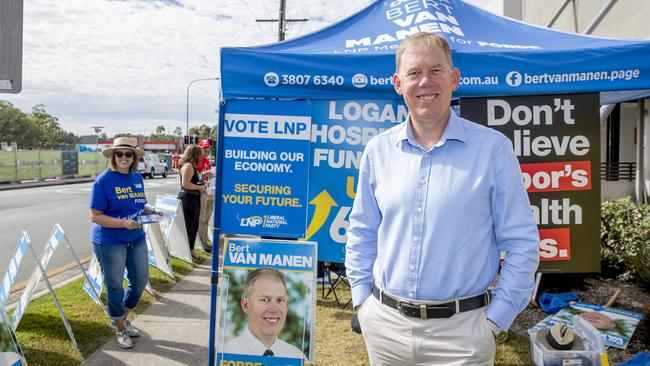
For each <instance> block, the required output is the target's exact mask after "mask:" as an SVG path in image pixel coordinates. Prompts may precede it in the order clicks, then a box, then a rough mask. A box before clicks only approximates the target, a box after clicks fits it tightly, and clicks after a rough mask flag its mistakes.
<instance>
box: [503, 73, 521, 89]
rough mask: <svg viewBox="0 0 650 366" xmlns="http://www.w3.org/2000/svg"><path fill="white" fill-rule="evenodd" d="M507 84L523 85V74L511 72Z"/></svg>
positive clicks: (507, 76)
mask: <svg viewBox="0 0 650 366" xmlns="http://www.w3.org/2000/svg"><path fill="white" fill-rule="evenodd" d="M506 83H508V85H510V86H519V85H521V74H520V73H518V72H517V71H510V72H509V73H508V75H506Z"/></svg>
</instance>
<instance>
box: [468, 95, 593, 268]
mask: <svg viewBox="0 0 650 366" xmlns="http://www.w3.org/2000/svg"><path fill="white" fill-rule="evenodd" d="M460 111H461V115H462V116H463V117H464V118H467V119H469V120H471V121H475V122H477V123H482V124H484V125H486V126H488V127H490V128H494V129H495V130H498V131H500V132H502V133H503V134H504V135H506V137H508V138H509V139H510V141H511V142H512V147H513V149H514V151H515V154H516V155H517V157H518V158H519V163H520V165H521V171H522V178H523V181H524V185H525V186H526V190H527V191H528V195H529V197H530V203H531V206H532V210H533V214H534V216H535V219H536V220H537V225H538V227H539V236H540V256H541V257H540V261H541V262H540V267H539V270H540V271H542V272H558V271H562V272H598V271H600V169H599V166H600V153H599V149H600V130H599V123H598V121H599V117H598V94H572V95H542V96H524V97H503V98H501V97H493V98H476V99H461V102H460ZM495 163H498V162H495Z"/></svg>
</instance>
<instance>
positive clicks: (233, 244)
mask: <svg viewBox="0 0 650 366" xmlns="http://www.w3.org/2000/svg"><path fill="white" fill-rule="evenodd" d="M226 245H227V246H226V248H225V250H226V255H225V256H224V259H223V266H224V268H229V267H243V268H247V269H255V268H262V267H265V268H275V269H277V270H289V271H313V270H314V269H315V268H316V260H315V257H316V252H315V246H314V243H305V242H291V241H289V242H284V241H277V240H272V241H261V240H257V239H255V240H247V239H230V240H228V241H227V243H226Z"/></svg>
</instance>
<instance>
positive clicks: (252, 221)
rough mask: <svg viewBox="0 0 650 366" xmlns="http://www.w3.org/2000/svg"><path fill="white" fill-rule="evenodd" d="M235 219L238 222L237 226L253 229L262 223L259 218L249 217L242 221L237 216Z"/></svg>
mask: <svg viewBox="0 0 650 366" xmlns="http://www.w3.org/2000/svg"><path fill="white" fill-rule="evenodd" d="M237 219H238V220H239V226H247V227H255V226H258V225H261V224H262V222H264V220H262V217H261V216H250V217H245V218H243V219H242V218H240V217H239V215H237Z"/></svg>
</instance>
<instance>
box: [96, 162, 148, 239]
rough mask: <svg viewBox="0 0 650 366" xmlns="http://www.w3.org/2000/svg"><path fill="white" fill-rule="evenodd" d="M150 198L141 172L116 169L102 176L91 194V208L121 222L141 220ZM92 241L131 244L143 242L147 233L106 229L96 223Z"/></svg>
mask: <svg viewBox="0 0 650 366" xmlns="http://www.w3.org/2000/svg"><path fill="white" fill-rule="evenodd" d="M146 203H147V197H146V196H145V195H144V182H143V180H142V176H141V175H140V173H138V172H130V173H128V174H122V173H119V172H116V171H113V170H110V169H109V170H106V171H104V172H103V173H101V174H100V175H99V176H98V177H97V179H95V183H94V184H93V189H92V192H91V194H90V208H93V209H95V210H98V211H102V212H103V213H104V215H106V216H110V217H115V218H118V219H133V220H136V221H137V220H138V218H139V216H140V215H142V213H143V212H144V205H145V204H146ZM90 239H91V240H92V241H93V243H97V244H128V243H135V242H139V241H141V240H143V239H144V230H142V228H140V229H134V230H129V229H126V228H107V227H103V226H101V225H98V224H95V223H93V228H92V230H91V234H90Z"/></svg>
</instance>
